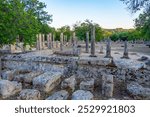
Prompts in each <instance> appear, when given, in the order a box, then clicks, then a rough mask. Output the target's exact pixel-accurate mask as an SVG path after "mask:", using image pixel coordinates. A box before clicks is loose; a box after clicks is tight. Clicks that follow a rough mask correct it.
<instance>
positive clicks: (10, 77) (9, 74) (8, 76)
mask: <svg viewBox="0 0 150 117" xmlns="http://www.w3.org/2000/svg"><path fill="white" fill-rule="evenodd" d="M1 76H2V79H4V80H10V81H11V80H13V72H12V71H4V72H2V74H1Z"/></svg>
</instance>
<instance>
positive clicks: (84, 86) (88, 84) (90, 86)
mask: <svg viewBox="0 0 150 117" xmlns="http://www.w3.org/2000/svg"><path fill="white" fill-rule="evenodd" d="M80 90H87V91H93V90H94V80H90V81H82V82H81V83H80Z"/></svg>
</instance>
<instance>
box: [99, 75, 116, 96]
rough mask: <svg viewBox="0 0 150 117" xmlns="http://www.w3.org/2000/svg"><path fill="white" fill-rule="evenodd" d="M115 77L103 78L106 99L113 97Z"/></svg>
mask: <svg viewBox="0 0 150 117" xmlns="http://www.w3.org/2000/svg"><path fill="white" fill-rule="evenodd" d="M113 87H114V84H113V75H103V76H102V94H103V95H104V96H105V97H109V98H111V97H112V96H113V89H114V88H113Z"/></svg>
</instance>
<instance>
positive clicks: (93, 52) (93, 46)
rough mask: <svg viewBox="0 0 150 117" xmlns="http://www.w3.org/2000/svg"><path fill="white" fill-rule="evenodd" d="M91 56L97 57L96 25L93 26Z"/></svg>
mask: <svg viewBox="0 0 150 117" xmlns="http://www.w3.org/2000/svg"><path fill="white" fill-rule="evenodd" d="M90 57H96V55H95V26H92V28H91V55H90Z"/></svg>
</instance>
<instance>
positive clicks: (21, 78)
mask: <svg viewBox="0 0 150 117" xmlns="http://www.w3.org/2000/svg"><path fill="white" fill-rule="evenodd" d="M42 73H43V72H40V71H39V72H37V71H33V72H30V73H27V74H20V75H17V76H15V77H14V80H15V81H18V82H22V83H27V84H31V83H32V80H33V78H35V77H37V76H39V75H41V74H42Z"/></svg>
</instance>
